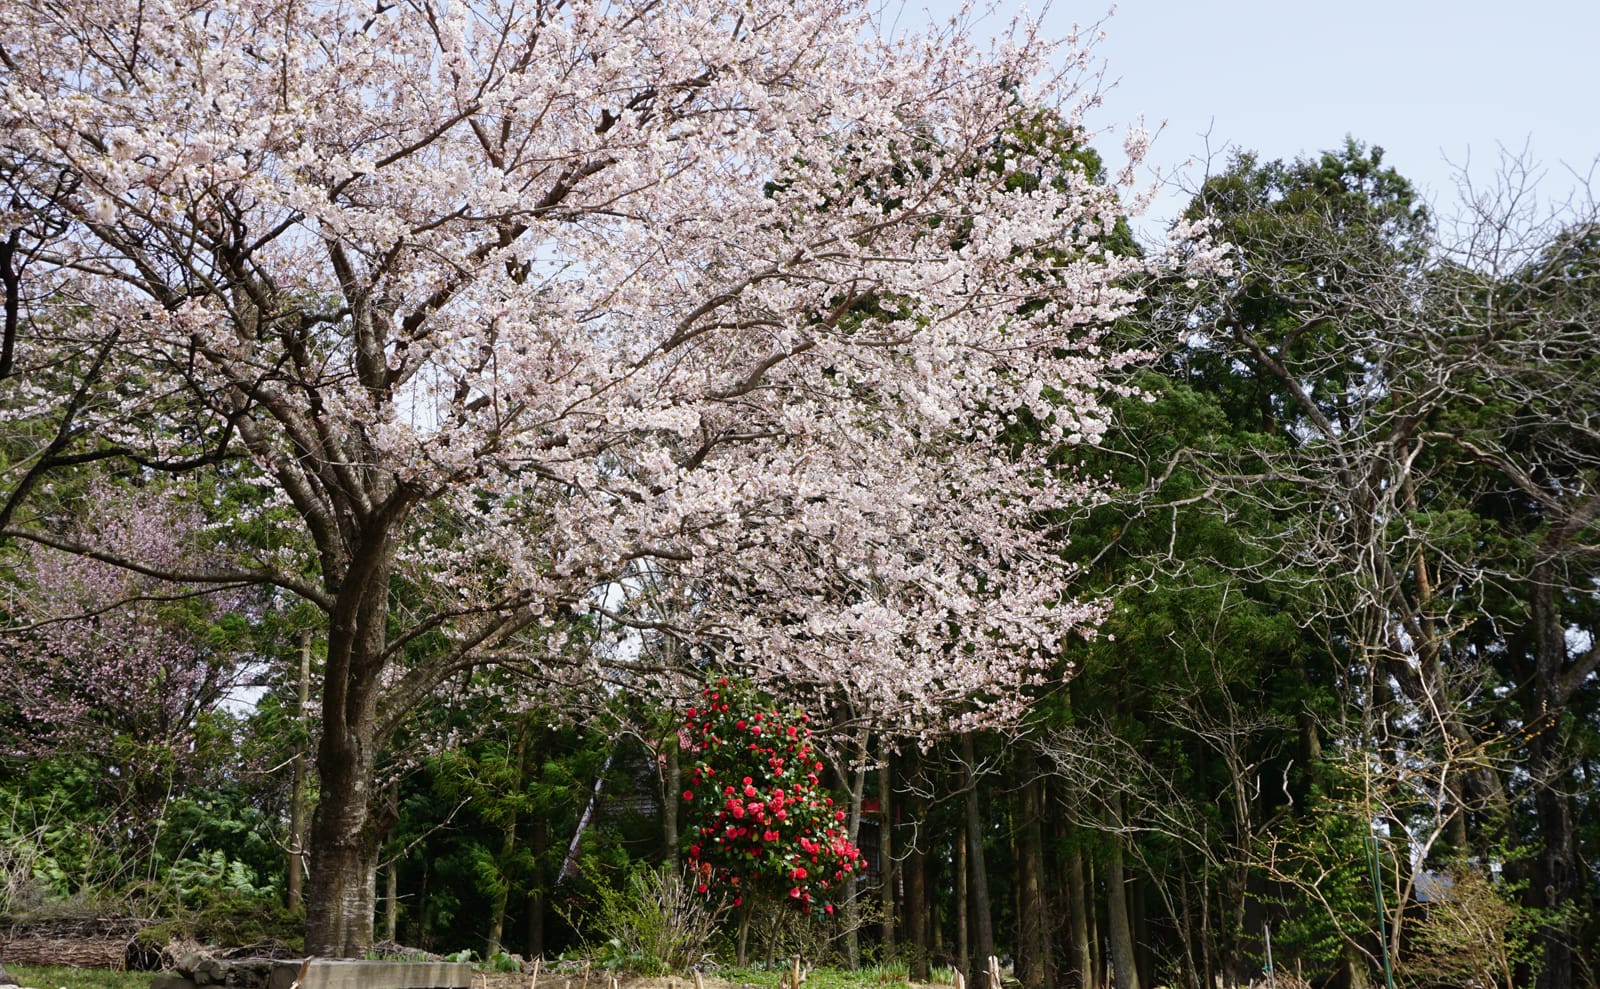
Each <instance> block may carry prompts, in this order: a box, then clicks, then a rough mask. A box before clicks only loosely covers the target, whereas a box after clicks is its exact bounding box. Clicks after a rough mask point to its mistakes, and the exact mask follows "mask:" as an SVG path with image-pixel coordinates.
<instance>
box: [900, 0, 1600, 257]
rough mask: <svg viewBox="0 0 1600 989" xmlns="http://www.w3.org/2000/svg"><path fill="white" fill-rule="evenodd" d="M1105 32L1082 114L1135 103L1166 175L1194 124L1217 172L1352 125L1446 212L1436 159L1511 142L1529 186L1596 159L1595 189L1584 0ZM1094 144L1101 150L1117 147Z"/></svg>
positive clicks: (1142, 25) (1191, 143) (1565, 187)
mask: <svg viewBox="0 0 1600 989" xmlns="http://www.w3.org/2000/svg"><path fill="white" fill-rule="evenodd" d="M924 6H926V8H927V9H931V10H933V11H934V12H935V13H936V14H942V16H944V17H946V18H947V17H948V16H949V12H950V10H951V9H952V8H953V7H954V3H951V2H949V0H938V2H935V3H928V4H926V5H924V4H919V3H917V2H916V0H908V2H907V3H906V7H907V8H909V9H910V10H918V9H923V8H924ZM1031 6H1032V9H1034V10H1038V9H1039V4H1037V3H1035V4H1033V5H1031ZM1108 7H1109V3H1105V2H1098V0H1097V2H1093V3H1083V2H1066V0H1056V2H1054V3H1053V4H1052V5H1051V6H1050V7H1049V8H1048V9H1047V10H1046V12H1045V15H1044V17H1045V22H1046V24H1047V25H1049V26H1050V27H1051V28H1052V29H1053V33H1056V34H1065V33H1066V32H1067V31H1068V30H1069V29H1070V27H1071V25H1072V24H1073V22H1074V21H1076V22H1078V23H1080V24H1089V23H1093V22H1095V21H1099V20H1101V19H1102V18H1103V17H1104V15H1105V12H1106V10H1107V8H1108ZM1012 9H1014V8H1012V7H1008V6H1007V5H1005V4H1001V5H1000V6H999V7H998V10H999V11H1000V12H1001V13H1002V14H1007V15H1009V13H1010V12H1011V11H1012ZM1103 28H1104V30H1105V32H1106V34H1107V37H1106V39H1105V41H1104V42H1102V43H1101V44H1100V45H1099V46H1098V49H1097V50H1098V52H1099V54H1100V55H1101V57H1102V58H1104V59H1105V61H1106V64H1107V71H1106V78H1107V80H1108V81H1112V80H1114V81H1116V86H1115V88H1113V89H1111V90H1109V91H1108V92H1107V93H1106V96H1105V106H1104V108H1103V109H1102V110H1101V111H1100V112H1099V113H1098V114H1097V115H1096V116H1095V117H1093V118H1091V119H1090V120H1089V121H1088V122H1089V123H1090V124H1091V126H1095V127H1097V128H1112V129H1113V131H1114V132H1116V131H1115V128H1114V125H1119V124H1121V123H1123V122H1126V121H1131V120H1133V119H1134V118H1136V117H1138V116H1139V115H1140V114H1142V115H1143V116H1144V118H1145V121H1146V124H1147V125H1148V126H1150V127H1151V128H1152V129H1154V128H1155V126H1156V125H1158V124H1160V123H1161V122H1162V121H1163V120H1164V121H1165V128H1164V130H1163V131H1162V133H1161V135H1160V136H1159V137H1158V139H1157V141H1156V144H1155V147H1154V148H1153V151H1152V155H1151V159H1152V161H1154V162H1156V163H1158V164H1160V165H1161V166H1162V167H1163V169H1164V170H1169V171H1170V170H1171V169H1173V168H1174V167H1176V166H1177V165H1178V164H1179V163H1180V162H1182V161H1183V160H1184V159H1185V158H1187V157H1189V156H1195V157H1203V156H1204V154H1205V150H1206V147H1207V140H1208V139H1207V138H1206V137H1205V136H1204V135H1205V134H1206V133H1207V132H1209V144H1210V147H1211V148H1212V150H1213V152H1214V153H1216V163H1217V167H1220V165H1221V163H1222V162H1223V161H1224V156H1223V155H1222V154H1221V153H1220V150H1221V149H1223V148H1224V147H1226V146H1228V145H1235V146H1238V147H1241V148H1245V149H1250V150H1255V151H1257V152H1259V153H1260V154H1261V156H1262V157H1263V158H1292V157H1294V156H1295V155H1297V154H1302V153H1312V152H1316V151H1320V150H1323V149H1325V148H1329V147H1334V146H1336V145H1339V144H1341V143H1342V142H1343V140H1344V136H1345V135H1346V134H1351V135H1353V136H1355V137H1356V138H1358V139H1360V140H1362V141H1364V142H1366V143H1369V144H1378V145H1381V146H1383V148H1384V149H1385V150H1386V152H1387V161H1388V162H1389V163H1390V164H1392V165H1394V166H1395V167H1396V168H1398V169H1399V170H1400V171H1401V172H1402V173H1403V174H1405V175H1407V176H1408V177H1410V178H1411V179H1412V180H1413V181H1414V182H1416V183H1417V184H1418V185H1420V186H1422V187H1423V189H1424V191H1425V193H1426V194H1428V195H1429V197H1430V198H1431V199H1433V200H1434V201H1435V203H1436V205H1437V206H1439V207H1440V208H1441V209H1444V210H1445V211H1446V212H1448V209H1449V206H1450V205H1451V203H1452V202H1453V201H1454V200H1455V197H1456V190H1455V176H1454V173H1453V171H1452V166H1451V165H1450V164H1448V163H1447V161H1446V159H1448V160H1449V161H1450V162H1454V163H1455V164H1457V165H1462V164H1467V163H1469V162H1470V172H1471V175H1472V176H1473V178H1474V180H1475V181H1476V182H1483V181H1487V180H1489V179H1491V178H1492V177H1493V175H1494V173H1495V172H1496V170H1497V169H1498V167H1499V158H1500V151H1501V148H1502V146H1503V147H1505V148H1507V149H1509V150H1511V151H1514V152H1519V153H1520V152H1521V151H1522V150H1523V148H1524V146H1526V148H1527V149H1528V152H1529V154H1530V155H1531V156H1532V157H1533V158H1535V159H1537V160H1538V161H1539V162H1540V163H1541V164H1542V168H1543V172H1544V180H1543V182H1542V184H1541V186H1540V191H1541V194H1542V195H1543V196H1546V197H1565V196H1567V195H1569V194H1570V193H1571V192H1572V191H1573V190H1574V188H1575V187H1576V186H1577V185H1579V184H1580V183H1579V180H1577V179H1575V178H1574V177H1573V175H1572V170H1576V171H1577V172H1578V173H1579V174H1580V175H1587V174H1588V173H1589V172H1590V170H1591V169H1594V170H1595V176H1594V177H1595V180H1596V183H1597V184H1600V168H1595V166H1594V162H1595V158H1596V155H1600V2H1595V0H1589V2H1578V0H1568V2H1561V0H1520V2H1515V3H1505V2H1499V3H1490V2H1484V0H1462V2H1455V3H1443V2H1422V0H1387V2H1384V0H1344V2H1341V3H1338V4H1327V3H1317V4H1313V3H1306V2H1296V0H1280V2H1270V0H1214V2H1198V0H1196V2H1178V0H1123V2H1121V3H1120V4H1119V5H1118V7H1117V9H1116V13H1115V14H1114V15H1112V16H1111V17H1110V18H1107V19H1105V21H1104V24H1103ZM1116 133H1119V132H1116ZM1096 143H1097V145H1098V146H1099V147H1100V148H1101V149H1102V151H1104V152H1107V153H1108V155H1107V156H1108V157H1111V154H1110V153H1111V152H1114V151H1115V150H1116V148H1117V146H1118V144H1119V141H1118V140H1116V139H1112V138H1111V137H1110V136H1108V137H1107V138H1104V139H1101V140H1099V141H1097V142H1096ZM1569 166H1570V168H1569ZM1198 174H1199V172H1198V170H1196V171H1195V172H1194V173H1192V174H1191V176H1190V178H1189V184H1190V185H1193V184H1194V182H1195V180H1196V179H1197V177H1198ZM1596 191H1597V192H1600V189H1597V190H1596ZM1186 201H1187V197H1186V196H1182V195H1180V194H1176V193H1174V194H1168V195H1164V196H1163V197H1162V198H1161V199H1160V200H1158V202H1157V203H1156V205H1155V207H1154V208H1153V210H1152V214H1153V216H1152V219H1155V220H1163V221H1164V220H1166V219H1170V218H1171V216H1172V215H1173V214H1174V213H1175V212H1176V211H1177V210H1178V209H1181V207H1182V205H1183V203H1184V202H1186ZM1146 226H1147V227H1148V225H1146Z"/></svg>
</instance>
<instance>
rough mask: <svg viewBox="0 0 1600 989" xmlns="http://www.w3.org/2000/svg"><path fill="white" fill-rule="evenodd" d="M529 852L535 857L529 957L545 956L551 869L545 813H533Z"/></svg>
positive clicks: (547, 823) (529, 909)
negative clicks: (548, 862)
mask: <svg viewBox="0 0 1600 989" xmlns="http://www.w3.org/2000/svg"><path fill="white" fill-rule="evenodd" d="M528 852H529V854H530V855H532V857H533V883H532V886H531V888H530V889H529V890H528V946H527V955H528V957H529V958H542V957H544V914H545V882H546V877H547V876H548V875H549V872H550V870H549V869H548V868H546V866H545V856H547V855H549V854H550V823H549V821H547V820H546V819H545V816H544V815H543V814H534V815H533V827H532V830H531V832H530V833H529V835H528Z"/></svg>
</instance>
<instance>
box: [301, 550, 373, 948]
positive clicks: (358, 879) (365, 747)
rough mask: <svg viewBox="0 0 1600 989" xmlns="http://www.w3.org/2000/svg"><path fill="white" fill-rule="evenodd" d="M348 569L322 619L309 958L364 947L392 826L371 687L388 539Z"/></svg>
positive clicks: (369, 944) (308, 891)
mask: <svg viewBox="0 0 1600 989" xmlns="http://www.w3.org/2000/svg"><path fill="white" fill-rule="evenodd" d="M373 543H374V545H370V546H368V547H366V548H365V552H364V553H363V554H362V556H361V557H360V558H359V561H358V562H359V563H360V564H362V565H360V566H357V565H355V564H352V568H351V573H350V574H349V575H347V576H346V579H345V581H344V586H343V587H342V588H341V590H340V592H339V595H338V598H337V601H336V603H335V606H334V609H333V612H332V613H331V614H330V615H329V621H328V657H327V670H326V673H325V674H324V677H323V691H322V736H321V739H320V741H319V744H318V746H317V780H318V783H319V787H318V800H317V809H316V813H315V814H314V815H313V817H312V823H311V877H310V881H309V882H308V883H307V886H306V942H305V948H306V953H307V954H308V955H316V956H325V957H333V958H360V957H361V956H362V955H364V954H366V952H367V951H368V949H370V948H371V947H372V925H373V919H374V908H375V907H376V905H377V903H376V900H377V895H376V894H377V870H378V849H379V846H380V845H381V844H382V841H383V835H384V833H385V832H386V831H388V829H389V828H390V827H391V826H392V825H393V823H394V821H393V818H392V817H391V816H389V815H388V814H384V813H381V812H380V811H379V809H378V808H377V807H376V803H377V801H376V799H375V798H376V794H374V793H373V792H372V784H373V773H374V770H375V769H376V766H377V758H378V747H379V745H380V744H381V742H382V741H383V740H382V739H379V738H377V737H376V733H377V727H378V693H379V681H380V677H381V675H382V672H383V668H384V663H385V660H384V646H385V639H384V629H385V623H386V621H387V619H388V610H389V570H390V566H391V564H392V562H393V561H392V547H391V546H390V545H389V542H388V539H387V538H386V537H384V538H378V539H374V540H373Z"/></svg>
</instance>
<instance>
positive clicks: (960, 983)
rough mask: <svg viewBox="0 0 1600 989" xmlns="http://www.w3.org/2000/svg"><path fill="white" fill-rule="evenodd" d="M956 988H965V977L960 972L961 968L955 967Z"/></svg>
mask: <svg viewBox="0 0 1600 989" xmlns="http://www.w3.org/2000/svg"><path fill="white" fill-rule="evenodd" d="M956 989H967V977H966V976H964V975H962V974H961V969H959V968H958V969H956Z"/></svg>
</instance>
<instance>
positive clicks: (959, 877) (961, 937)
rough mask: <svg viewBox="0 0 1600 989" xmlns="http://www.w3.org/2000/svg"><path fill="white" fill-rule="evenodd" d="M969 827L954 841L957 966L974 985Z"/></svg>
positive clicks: (961, 831) (968, 982)
mask: <svg viewBox="0 0 1600 989" xmlns="http://www.w3.org/2000/svg"><path fill="white" fill-rule="evenodd" d="M966 831H967V829H966V828H965V827H963V828H962V829H961V830H960V831H959V832H958V833H957V836H956V840H955V842H954V843H953V845H954V852H953V858H954V863H953V868H952V870H951V871H953V872H954V873H955V881H956V968H957V970H959V971H960V972H961V976H962V978H964V979H966V980H967V985H969V986H970V985H972V949H971V947H970V945H971V943H972V942H971V938H970V936H969V935H970V932H971V925H970V924H968V923H967V914H968V910H967V907H968V901H969V899H970V898H969V897H968V895H967V834H966Z"/></svg>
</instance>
